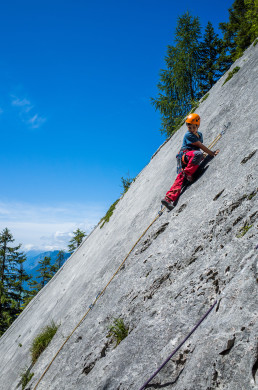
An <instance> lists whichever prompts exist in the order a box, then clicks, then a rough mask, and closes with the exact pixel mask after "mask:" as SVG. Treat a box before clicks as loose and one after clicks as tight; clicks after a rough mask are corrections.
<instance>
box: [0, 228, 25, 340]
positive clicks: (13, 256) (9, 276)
mask: <svg viewBox="0 0 258 390" xmlns="http://www.w3.org/2000/svg"><path fill="white" fill-rule="evenodd" d="M13 242H14V238H13V236H12V234H11V232H10V231H9V230H8V229H7V228H5V229H4V230H3V231H2V232H1V233H0V334H2V333H3V332H4V331H5V330H6V329H7V328H8V327H9V326H10V325H11V323H12V322H13V321H14V320H15V318H16V317H17V315H18V314H19V313H20V311H21V302H22V294H23V293H24V292H25V290H23V285H22V284H23V282H24V280H25V278H27V276H26V273H25V272H24V270H23V271H22V276H21V275H20V274H19V272H20V271H18V270H19V268H20V265H21V264H22V263H23V262H24V261H25V256H24V254H23V253H19V249H20V247H21V244H19V245H17V246H12V245H11V244H12V243H13ZM19 278H20V280H19Z"/></svg>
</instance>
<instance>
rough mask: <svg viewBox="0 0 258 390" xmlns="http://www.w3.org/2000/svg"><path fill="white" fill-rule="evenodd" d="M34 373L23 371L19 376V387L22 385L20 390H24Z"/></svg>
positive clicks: (27, 370)
mask: <svg viewBox="0 0 258 390" xmlns="http://www.w3.org/2000/svg"><path fill="white" fill-rule="evenodd" d="M33 375H34V373H33V372H30V370H29V369H25V370H24V371H23V372H22V373H21V374H20V377H21V385H22V390H24V389H25V387H26V386H27V384H28V383H29V381H30V380H31V378H32V377H33Z"/></svg>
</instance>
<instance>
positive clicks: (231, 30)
mask: <svg viewBox="0 0 258 390" xmlns="http://www.w3.org/2000/svg"><path fill="white" fill-rule="evenodd" d="M220 29H221V30H222V32H223V34H224V36H223V40H224V44H225V46H226V47H227V49H228V51H229V58H230V60H231V61H232V62H233V61H235V60H236V59H237V58H239V57H241V55H242V54H243V52H244V50H245V49H246V48H247V47H248V46H250V44H251V43H252V42H253V41H254V40H255V39H256V38H257V36H258V3H257V0H235V1H234V3H233V4H232V6H231V8H229V21H228V22H227V23H220Z"/></svg>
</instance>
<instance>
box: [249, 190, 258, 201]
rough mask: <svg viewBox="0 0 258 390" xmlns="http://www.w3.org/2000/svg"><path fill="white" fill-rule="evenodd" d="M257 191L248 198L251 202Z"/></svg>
mask: <svg viewBox="0 0 258 390" xmlns="http://www.w3.org/2000/svg"><path fill="white" fill-rule="evenodd" d="M256 193H257V191H253V192H251V194H250V195H249V196H248V199H249V200H251V199H253V197H254V196H255V195H256Z"/></svg>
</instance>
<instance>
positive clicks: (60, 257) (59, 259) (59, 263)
mask: <svg viewBox="0 0 258 390" xmlns="http://www.w3.org/2000/svg"><path fill="white" fill-rule="evenodd" d="M64 259H65V256H64V250H60V251H59V252H58V254H57V258H56V267H57V270H59V268H61V266H62V265H63V263H64Z"/></svg>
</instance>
